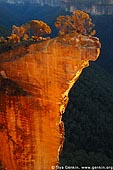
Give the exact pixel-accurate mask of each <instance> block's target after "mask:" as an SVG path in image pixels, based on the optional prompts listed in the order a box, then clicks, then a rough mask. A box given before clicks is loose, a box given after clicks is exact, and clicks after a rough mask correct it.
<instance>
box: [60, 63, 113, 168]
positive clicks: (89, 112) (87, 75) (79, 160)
mask: <svg viewBox="0 0 113 170" xmlns="http://www.w3.org/2000/svg"><path fill="white" fill-rule="evenodd" d="M63 121H64V123H65V142H64V148H63V151H62V153H61V156H60V165H78V166H82V165H85V166H88V165H89V166H92V165H101V166H102V165H112V166H113V78H112V76H110V75H109V74H108V73H107V72H106V71H105V70H103V69H102V68H100V67H99V66H98V65H96V64H95V63H94V64H91V65H90V67H89V68H86V69H85V70H84V71H83V73H82V74H81V76H80V78H79V80H78V81H77V82H76V83H75V85H74V86H73V88H72V89H71V91H70V93H69V103H68V106H67V109H66V112H65V113H64V114H63Z"/></svg>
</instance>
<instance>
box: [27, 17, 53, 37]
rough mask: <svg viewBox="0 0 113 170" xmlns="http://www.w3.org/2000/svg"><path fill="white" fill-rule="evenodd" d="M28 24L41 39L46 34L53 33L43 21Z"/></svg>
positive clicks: (33, 21)
mask: <svg viewBox="0 0 113 170" xmlns="http://www.w3.org/2000/svg"><path fill="white" fill-rule="evenodd" d="M28 24H29V25H30V28H31V31H32V33H33V35H34V36H38V37H41V36H43V35H45V34H50V33H51V28H50V27H49V26H48V25H47V24H46V23H45V22H43V21H39V20H32V21H30V22H28Z"/></svg>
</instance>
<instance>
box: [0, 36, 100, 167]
mask: <svg viewBox="0 0 113 170" xmlns="http://www.w3.org/2000/svg"><path fill="white" fill-rule="evenodd" d="M99 52H100V42H99V40H98V39H97V38H94V37H85V36H76V37H74V36H73V35H72V36H68V35H67V36H65V37H60V38H54V39H50V40H47V41H42V42H38V43H35V44H29V45H19V46H18V45H17V46H16V47H15V48H12V49H9V50H7V51H6V52H1V54H0V73H1V76H0V77H1V78H0V89H1V91H0V94H1V97H0V160H1V163H2V166H3V168H4V169H7V170H50V169H51V166H56V165H57V163H58V159H59V153H60V151H61V149H62V144H63V140H64V128H63V123H62V121H61V116H62V113H63V112H64V110H65V107H66V104H67V102H68V92H69V90H70V88H71V87H72V86H73V84H74V83H75V81H76V80H77V79H78V77H79V75H80V74H81V72H82V70H83V68H85V67H87V66H88V65H89V60H92V61H95V60H96V59H97V58H98V56H99ZM4 81H6V84H7V82H8V83H9V85H5V84H3V83H4ZM13 85H14V89H13ZM18 89H19V90H20V93H19V91H18V93H16V92H15V91H16V90H18ZM13 91H14V92H15V93H14V92H13ZM12 92H13V93H12Z"/></svg>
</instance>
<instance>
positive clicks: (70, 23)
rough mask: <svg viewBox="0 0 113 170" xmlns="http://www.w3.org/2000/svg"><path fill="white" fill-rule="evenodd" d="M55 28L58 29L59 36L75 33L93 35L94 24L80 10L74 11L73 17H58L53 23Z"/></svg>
mask: <svg viewBox="0 0 113 170" xmlns="http://www.w3.org/2000/svg"><path fill="white" fill-rule="evenodd" d="M55 26H56V28H57V29H59V34H61V35H62V34H69V33H72V32H76V33H79V34H82V35H94V34H95V30H93V27H94V24H93V22H92V19H91V18H90V16H89V15H88V14H87V13H85V12H83V11H80V10H75V11H74V12H73V15H71V16H69V15H66V16H59V17H58V18H57V21H56V22H55Z"/></svg>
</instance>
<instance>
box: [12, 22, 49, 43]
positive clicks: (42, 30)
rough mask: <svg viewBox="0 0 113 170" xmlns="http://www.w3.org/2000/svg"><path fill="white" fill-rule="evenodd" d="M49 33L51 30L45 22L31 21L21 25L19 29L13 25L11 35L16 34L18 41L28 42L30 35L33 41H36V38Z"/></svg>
mask: <svg viewBox="0 0 113 170" xmlns="http://www.w3.org/2000/svg"><path fill="white" fill-rule="evenodd" d="M50 33H51V28H50V27H49V26H48V25H47V24H46V23H45V22H43V21H39V20H32V21H29V22H28V23H26V24H23V25H21V26H20V27H17V26H16V25H13V27H12V33H11V35H13V34H16V35H17V36H18V37H19V38H20V39H23V40H28V39H29V38H30V35H31V36H32V35H33V37H35V39H38V37H42V36H44V35H45V34H50Z"/></svg>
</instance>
